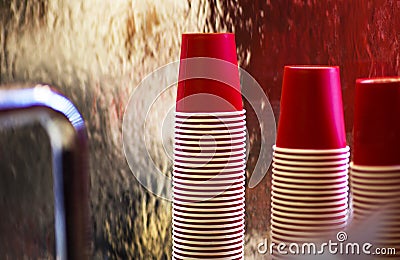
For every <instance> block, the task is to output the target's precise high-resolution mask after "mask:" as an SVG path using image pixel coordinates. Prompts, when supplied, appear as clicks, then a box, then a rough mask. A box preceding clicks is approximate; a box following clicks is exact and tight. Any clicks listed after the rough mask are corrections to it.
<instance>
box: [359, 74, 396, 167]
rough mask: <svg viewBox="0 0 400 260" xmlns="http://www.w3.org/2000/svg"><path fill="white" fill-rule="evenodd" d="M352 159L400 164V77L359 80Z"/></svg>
mask: <svg viewBox="0 0 400 260" xmlns="http://www.w3.org/2000/svg"><path fill="white" fill-rule="evenodd" d="M353 142H354V145H353V162H354V164H355V165H371V166H383V165H400V77H393V78H372V79H358V80H357V83H356V94H355V109H354V128H353Z"/></svg>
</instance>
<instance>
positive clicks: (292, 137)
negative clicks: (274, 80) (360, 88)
mask: <svg viewBox="0 0 400 260" xmlns="http://www.w3.org/2000/svg"><path fill="white" fill-rule="evenodd" d="M280 109H281V111H280V117H279V124H278V132H277V138H276V146H277V147H282V148H294V149H339V148H344V147H346V133H345V127H344V116H343V105H342V92H341V85H340V75H339V67H330V66H285V69H284V74H283V85H282V97H281V108H280Z"/></svg>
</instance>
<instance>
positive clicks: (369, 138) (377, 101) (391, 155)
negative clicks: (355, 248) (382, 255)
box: [350, 77, 400, 252]
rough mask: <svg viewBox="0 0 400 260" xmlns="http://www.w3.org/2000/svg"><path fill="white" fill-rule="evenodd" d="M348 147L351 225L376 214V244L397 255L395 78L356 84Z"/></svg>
mask: <svg viewBox="0 0 400 260" xmlns="http://www.w3.org/2000/svg"><path fill="white" fill-rule="evenodd" d="M353 142H354V143H353V148H354V149H353V158H352V162H351V165H350V168H351V172H350V177H351V178H350V180H351V181H350V184H351V194H352V205H353V221H354V222H355V223H356V224H357V223H360V222H362V221H363V220H366V219H367V218H368V217H370V216H371V215H372V214H374V213H380V214H381V215H382V217H381V219H380V221H379V223H377V224H379V227H378V234H377V237H378V239H377V240H378V241H376V243H377V244H378V245H379V246H381V247H386V248H389V247H390V248H396V251H397V252H400V246H399V245H400V189H399V188H400V78H398V77H387V78H371V79H358V80H357V82H356V96H355V110H354V128H353Z"/></svg>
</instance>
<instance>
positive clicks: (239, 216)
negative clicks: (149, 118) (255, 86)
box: [172, 33, 246, 259]
mask: <svg viewBox="0 0 400 260" xmlns="http://www.w3.org/2000/svg"><path fill="white" fill-rule="evenodd" d="M245 146H246V123H245V112H244V110H243V106H242V98H241V92H240V80H239V71H238V67H237V58H236V46H235V38H234V34H229V33H219V34H183V36H182V49H181V63H180V68H179V83H178V95H177V104H176V114H175V140H174V170H173V214H172V222H173V223H172V237H173V252H172V254H173V259H188V258H190V259H243V257H244V252H243V247H244V225H245V223H244V215H245V213H244V211H245V201H244V200H245V187H244V184H245V165H246V154H245V149H246V147H245Z"/></svg>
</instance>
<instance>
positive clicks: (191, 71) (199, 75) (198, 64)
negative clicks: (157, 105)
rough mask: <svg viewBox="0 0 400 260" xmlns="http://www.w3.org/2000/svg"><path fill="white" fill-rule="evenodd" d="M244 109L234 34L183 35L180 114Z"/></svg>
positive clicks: (179, 84)
mask: <svg viewBox="0 0 400 260" xmlns="http://www.w3.org/2000/svg"><path fill="white" fill-rule="evenodd" d="M242 109H243V104H242V96H241V91H240V79H239V70H238V66H237V56H236V43H235V35H234V34H232V33H193V34H182V45H181V57H180V67H179V83H178V94H177V102H176V111H178V112H192V113H195V112H229V111H241V110H242Z"/></svg>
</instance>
